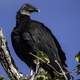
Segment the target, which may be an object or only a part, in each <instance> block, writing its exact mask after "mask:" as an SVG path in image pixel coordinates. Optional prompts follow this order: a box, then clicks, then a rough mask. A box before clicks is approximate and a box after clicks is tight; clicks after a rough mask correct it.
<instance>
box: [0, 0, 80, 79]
mask: <svg viewBox="0 0 80 80" xmlns="http://www.w3.org/2000/svg"><path fill="white" fill-rule="evenodd" d="M23 3H30V4H32V5H34V6H36V7H37V8H39V9H40V13H35V14H33V15H32V18H33V19H35V20H38V21H40V22H43V23H44V24H45V25H46V26H48V28H50V29H51V31H52V32H53V34H54V35H55V36H56V38H57V39H58V41H59V43H60V44H61V47H62V49H63V50H64V52H65V53H66V57H67V64H68V67H69V70H73V69H74V68H75V65H76V64H77V63H76V61H75V59H74V56H75V54H76V53H77V52H78V51H80V0H0V26H1V27H2V28H3V30H4V34H5V36H6V39H7V41H8V46H9V48H10V51H11V55H12V56H13V58H14V60H15V62H16V64H17V66H18V67H19V69H20V71H21V72H22V73H24V74H26V73H27V74H28V73H29V69H28V67H26V65H25V64H24V63H23V62H22V61H21V60H20V59H19V58H18V57H17V56H16V55H15V52H14V50H13V48H12V45H11V37H10V34H11V31H12V29H13V27H14V26H15V21H16V19H15V16H16V12H17V10H18V9H19V8H20V6H21V5H22V4H23ZM0 75H3V76H5V80H8V78H7V76H6V74H5V72H4V71H3V68H2V67H1V66H0Z"/></svg>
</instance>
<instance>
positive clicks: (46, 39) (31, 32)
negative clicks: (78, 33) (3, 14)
mask: <svg viewBox="0 0 80 80" xmlns="http://www.w3.org/2000/svg"><path fill="white" fill-rule="evenodd" d="M34 12H39V9H38V8H36V7H34V6H32V5H30V4H27V3H26V4H23V5H22V6H21V8H20V9H19V10H18V11H17V14H16V26H15V27H14V29H13V30H12V32H11V41H12V45H13V48H14V50H15V53H16V54H17V56H18V57H19V58H20V59H21V60H22V61H23V62H24V63H26V64H27V65H28V67H29V68H30V69H31V70H33V72H36V70H37V67H36V66H37V62H36V61H35V60H37V61H38V59H36V56H37V57H39V58H40V59H41V57H40V56H42V55H43V56H42V57H43V58H42V59H41V60H43V61H45V62H42V61H40V60H39V61H40V64H39V66H40V67H42V68H44V69H45V70H47V71H49V72H50V73H51V74H52V71H53V70H52V68H50V66H48V64H49V65H51V66H52V67H54V69H55V70H56V71H57V72H61V70H60V67H59V65H58V64H57V63H56V60H57V61H58V63H59V64H60V66H61V67H62V69H63V70H64V71H65V72H68V70H67V69H66V67H67V65H66V62H65V61H66V56H65V53H64V52H63V50H62V48H61V46H60V44H59V42H58V41H57V39H56V38H55V36H54V35H53V34H52V32H51V30H50V29H48V27H47V26H45V25H44V24H43V23H41V22H39V21H36V20H32V19H31V14H32V13H34ZM39 55H40V56H39ZM45 56H46V59H45ZM53 72H54V71H53Z"/></svg>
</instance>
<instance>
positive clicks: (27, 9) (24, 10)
mask: <svg viewBox="0 0 80 80" xmlns="http://www.w3.org/2000/svg"><path fill="white" fill-rule="evenodd" d="M19 11H20V13H21V14H22V15H31V14H32V13H33V12H39V11H40V10H39V9H38V8H36V7H34V6H32V5H30V4H23V5H22V6H21V8H20V10H19Z"/></svg>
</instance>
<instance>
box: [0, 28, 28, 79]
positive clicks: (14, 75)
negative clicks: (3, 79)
mask: <svg viewBox="0 0 80 80" xmlns="http://www.w3.org/2000/svg"><path fill="white" fill-rule="evenodd" d="M0 61H1V65H2V66H3V68H4V70H5V71H6V73H7V74H8V76H9V77H10V79H11V80H20V78H22V77H23V75H22V74H21V73H20V72H19V71H18V68H17V67H16V65H15V63H14V61H13V58H12V57H11V55H10V51H9V49H8V47H7V42H6V39H5V38H4V35H3V32H2V29H0ZM25 80H27V78H26V79H25Z"/></svg>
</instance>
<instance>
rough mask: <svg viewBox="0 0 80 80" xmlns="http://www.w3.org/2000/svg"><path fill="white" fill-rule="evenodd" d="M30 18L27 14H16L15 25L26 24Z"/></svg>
mask: <svg viewBox="0 0 80 80" xmlns="http://www.w3.org/2000/svg"><path fill="white" fill-rule="evenodd" d="M30 21H31V19H30V16H27V15H21V14H17V15H16V25H20V24H24V25H25V24H28V23H30Z"/></svg>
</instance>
